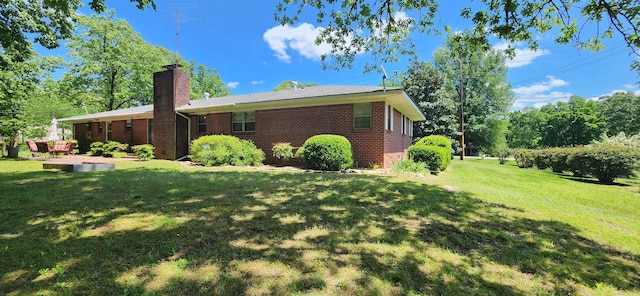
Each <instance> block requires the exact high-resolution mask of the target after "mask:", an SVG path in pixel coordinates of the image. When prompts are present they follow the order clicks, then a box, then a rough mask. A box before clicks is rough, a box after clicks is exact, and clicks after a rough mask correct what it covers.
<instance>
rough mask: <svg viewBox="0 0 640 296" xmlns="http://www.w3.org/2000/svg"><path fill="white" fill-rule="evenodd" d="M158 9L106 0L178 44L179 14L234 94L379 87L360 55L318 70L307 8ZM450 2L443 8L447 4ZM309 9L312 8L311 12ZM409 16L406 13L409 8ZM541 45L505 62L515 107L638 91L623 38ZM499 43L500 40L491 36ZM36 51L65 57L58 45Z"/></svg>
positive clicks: (453, 11)
mask: <svg viewBox="0 0 640 296" xmlns="http://www.w3.org/2000/svg"><path fill="white" fill-rule="evenodd" d="M155 1H156V5H157V9H156V10H155V11H154V10H151V9H145V10H144V11H141V10H138V9H136V8H135V6H134V5H133V4H131V3H129V1H113V0H111V1H107V6H108V7H109V8H113V9H115V10H116V15H117V17H118V18H122V19H125V20H127V21H128V22H129V23H130V24H131V26H133V28H134V30H136V31H138V32H139V33H140V34H141V36H142V38H143V39H145V40H146V41H147V42H149V43H152V44H155V45H160V46H164V47H166V48H167V49H170V50H175V49H176V12H177V13H178V15H179V17H178V32H179V34H178V52H179V53H180V54H181V55H182V56H183V57H184V58H185V59H186V60H192V59H193V60H195V61H197V62H198V63H200V64H204V65H206V66H208V67H211V68H215V69H217V70H218V71H219V73H220V75H221V77H222V80H223V82H224V83H226V84H227V86H228V87H229V88H230V90H231V91H232V92H233V93H235V94H245V93H253V92H262V91H270V90H271V89H273V88H274V87H275V86H276V85H278V84H280V83H281V82H282V81H284V80H295V81H299V82H303V83H307V82H316V83H318V84H321V85H330V84H342V85H379V84H380V82H381V75H380V74H379V73H367V74H364V73H363V71H362V70H363V66H364V63H365V62H366V61H367V60H368V59H370V57H369V56H368V55H367V54H366V53H365V54H361V55H359V56H358V60H357V61H356V63H355V64H354V65H353V67H352V69H342V70H340V71H335V70H322V68H321V63H320V61H319V57H320V55H321V54H322V53H325V52H327V50H328V48H327V46H326V45H321V46H316V45H315V44H314V39H315V34H317V32H318V30H319V29H321V27H320V26H319V25H318V24H317V23H315V19H316V18H315V15H313V14H311V13H309V14H305V15H303V16H302V17H301V19H300V22H299V23H297V24H296V25H294V26H291V27H282V26H280V25H279V24H278V23H277V22H276V21H275V19H274V13H275V6H276V4H277V3H278V1H276V0H216V1H210V0H192V1H189V0H186V1H178V0H155ZM448 2H449V1H446V2H445V1H441V3H442V5H443V6H442V7H441V9H440V13H439V16H438V19H437V20H436V21H437V22H438V23H439V24H442V25H444V24H446V25H450V26H451V27H452V28H454V30H464V29H465V28H466V27H467V26H469V24H468V23H465V22H464V21H462V20H461V18H460V17H459V16H458V10H459V8H458V7H452V6H451V4H449V3H448ZM447 5H448V6H447ZM309 12H311V11H309ZM409 16H410V17H411V13H409ZM537 38H538V40H539V43H540V48H539V50H538V51H537V52H533V51H530V50H527V49H526V48H524V46H523V45H519V46H518V47H517V48H518V51H517V53H518V54H517V56H516V58H515V59H514V60H511V61H509V63H508V65H509V72H508V75H509V80H510V83H511V84H512V86H513V89H514V91H515V93H516V96H517V99H518V100H517V101H516V103H515V104H514V107H513V108H514V109H519V108H521V107H523V106H541V105H543V104H546V103H549V102H555V101H558V100H567V99H568V97H569V96H570V95H572V94H577V95H580V96H583V97H585V98H597V97H599V96H601V95H606V94H611V93H613V92H615V91H633V92H636V93H638V94H640V91H638V85H636V84H635V83H636V82H637V81H639V80H640V78H638V77H637V75H636V73H634V72H632V71H630V69H629V65H630V63H631V61H632V60H633V56H630V55H629V52H630V51H629V50H628V49H627V48H626V47H625V46H624V42H623V40H622V39H620V38H614V39H611V40H606V43H605V46H606V47H607V48H606V49H605V50H604V51H600V52H597V53H593V52H590V51H587V50H578V49H576V48H575V47H573V46H571V45H556V44H554V42H553V38H554V36H553V34H552V33H549V34H545V35H541V36H537ZM413 39H414V41H415V43H416V45H417V53H418V56H419V59H420V60H422V61H430V60H431V56H432V53H433V51H434V50H435V49H436V48H438V47H440V46H441V45H442V42H443V41H444V36H425V35H415V36H413ZM495 46H496V47H498V48H500V47H503V46H504V44H503V43H501V42H500V41H496V43H495ZM41 54H59V55H64V50H63V49H58V50H54V51H51V52H49V53H46V52H41ZM385 68H386V70H387V73H389V74H391V73H393V71H394V70H398V71H405V70H406V69H407V61H406V59H403V60H402V61H401V62H399V63H397V64H390V65H385Z"/></svg>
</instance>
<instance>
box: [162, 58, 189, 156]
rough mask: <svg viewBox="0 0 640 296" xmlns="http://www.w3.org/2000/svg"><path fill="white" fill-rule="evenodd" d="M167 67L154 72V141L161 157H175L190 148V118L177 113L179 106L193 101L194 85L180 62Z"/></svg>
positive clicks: (183, 154)
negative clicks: (191, 97) (188, 119)
mask: <svg viewBox="0 0 640 296" xmlns="http://www.w3.org/2000/svg"><path fill="white" fill-rule="evenodd" d="M164 68H165V69H166V70H164V71H161V72H156V73H153V144H154V146H155V157H156V158H157V159H168V160H175V159H177V158H180V157H182V156H185V155H186V153H188V149H189V146H188V145H189V143H188V133H189V131H188V121H186V122H185V120H186V119H184V118H183V117H182V116H179V115H177V114H176V108H177V107H180V106H184V105H188V104H189V100H190V98H189V96H190V89H191V86H190V81H189V73H187V72H184V71H182V70H180V69H179V68H180V65H179V64H172V65H167V66H164ZM185 126H186V127H185ZM185 135H186V136H185ZM185 138H186V140H185ZM184 142H186V147H183V146H185V143H184ZM185 149H186V152H185Z"/></svg>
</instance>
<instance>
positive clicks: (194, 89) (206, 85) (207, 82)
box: [188, 60, 230, 100]
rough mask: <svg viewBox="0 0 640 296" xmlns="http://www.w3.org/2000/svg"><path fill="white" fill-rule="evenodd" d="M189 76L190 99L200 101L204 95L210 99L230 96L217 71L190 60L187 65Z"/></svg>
mask: <svg viewBox="0 0 640 296" xmlns="http://www.w3.org/2000/svg"><path fill="white" fill-rule="evenodd" d="M188 67H189V69H188V71H189V74H190V76H191V99H192V100H197V99H202V98H203V97H204V94H205V93H207V94H209V96H210V97H212V98H213V97H224V96H228V95H229V94H230V92H229V89H228V88H227V86H226V85H225V84H224V82H222V78H220V74H219V73H218V70H216V69H213V68H209V67H207V66H205V65H203V64H198V63H196V61H194V60H191V62H189V65H188Z"/></svg>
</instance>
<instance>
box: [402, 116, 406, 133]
mask: <svg viewBox="0 0 640 296" xmlns="http://www.w3.org/2000/svg"><path fill="white" fill-rule="evenodd" d="M402 134H403V135H406V134H407V117H406V116H404V114H402Z"/></svg>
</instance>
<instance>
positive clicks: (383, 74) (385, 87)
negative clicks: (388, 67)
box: [380, 64, 389, 90]
mask: <svg viewBox="0 0 640 296" xmlns="http://www.w3.org/2000/svg"><path fill="white" fill-rule="evenodd" d="M380 68H381V69H382V89H383V90H387V86H386V85H385V83H384V82H385V79H387V78H389V76H387V71H385V70H384V66H383V65H382V64H380Z"/></svg>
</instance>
